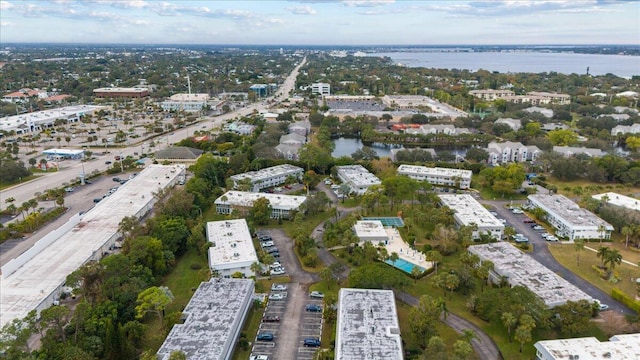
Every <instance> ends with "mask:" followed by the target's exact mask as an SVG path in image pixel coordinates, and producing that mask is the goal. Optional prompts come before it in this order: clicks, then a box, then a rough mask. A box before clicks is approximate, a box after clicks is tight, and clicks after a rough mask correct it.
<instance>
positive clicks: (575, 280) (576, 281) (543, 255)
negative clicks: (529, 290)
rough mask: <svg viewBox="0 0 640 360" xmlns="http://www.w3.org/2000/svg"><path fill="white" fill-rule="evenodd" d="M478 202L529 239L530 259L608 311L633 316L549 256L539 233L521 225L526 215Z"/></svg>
mask: <svg viewBox="0 0 640 360" xmlns="http://www.w3.org/2000/svg"><path fill="white" fill-rule="evenodd" d="M480 202H481V203H483V204H488V205H491V206H492V207H493V209H494V210H495V211H496V212H497V213H498V215H499V217H501V218H503V219H505V220H507V223H508V224H509V225H511V226H513V227H514V228H515V229H516V232H518V233H521V234H523V235H525V236H526V237H528V238H529V243H530V244H532V245H533V251H532V252H531V253H530V254H529V255H531V257H532V258H534V259H535V260H537V261H538V262H539V263H541V264H542V265H544V266H546V267H547V268H548V269H549V270H551V271H553V272H554V273H556V274H558V275H559V276H560V277H562V278H564V279H565V280H567V281H568V282H570V283H571V284H573V285H575V286H576V287H578V288H579V289H580V290H582V291H584V292H585V293H586V294H588V295H589V296H591V297H592V298H594V299H597V300H598V301H600V302H601V303H603V304H607V305H609V310H610V311H616V312H618V313H620V314H624V315H634V314H635V312H633V311H632V310H631V309H629V308H627V307H626V306H624V305H622V304H621V303H619V302H618V301H616V300H614V299H613V298H612V297H611V296H610V295H609V294H607V293H605V292H604V291H602V290H600V289H598V288H597V287H595V286H593V285H592V284H591V283H589V282H588V281H586V280H584V279H583V278H581V277H580V276H578V275H576V274H574V273H573V272H571V271H570V270H568V269H567V268H565V267H564V266H562V265H560V263H559V262H557V261H556V259H555V258H554V257H553V255H551V252H550V251H549V247H548V244H547V242H546V241H545V240H544V239H543V238H542V237H541V236H540V233H539V232H537V231H535V230H533V229H532V228H531V227H530V226H529V225H530V224H525V223H523V220H524V219H526V218H527V217H526V215H516V214H513V213H512V212H511V211H509V209H507V208H506V207H505V206H506V205H507V204H508V203H509V202H507V201H489V200H481V201H480ZM514 205H515V203H514ZM567 249H568V250H569V251H572V252H573V251H574V250H573V248H570V249H569V247H568V246H567Z"/></svg>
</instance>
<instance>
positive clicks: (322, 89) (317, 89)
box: [311, 83, 331, 95]
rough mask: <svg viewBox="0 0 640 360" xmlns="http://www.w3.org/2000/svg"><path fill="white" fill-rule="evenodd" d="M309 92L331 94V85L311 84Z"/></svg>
mask: <svg viewBox="0 0 640 360" xmlns="http://www.w3.org/2000/svg"><path fill="white" fill-rule="evenodd" d="M311 93H312V94H318V95H331V85H330V84H327V83H314V84H311Z"/></svg>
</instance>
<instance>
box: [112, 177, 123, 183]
mask: <svg viewBox="0 0 640 360" xmlns="http://www.w3.org/2000/svg"><path fill="white" fill-rule="evenodd" d="M111 180H113V182H120V180H122V179H120V178H119V177H114V178H113V179H111Z"/></svg>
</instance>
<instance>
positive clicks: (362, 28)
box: [0, 0, 640, 46]
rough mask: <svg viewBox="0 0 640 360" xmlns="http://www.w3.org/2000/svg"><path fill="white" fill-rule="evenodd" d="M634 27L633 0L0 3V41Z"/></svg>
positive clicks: (530, 40) (537, 37) (530, 35)
mask: <svg viewBox="0 0 640 360" xmlns="http://www.w3.org/2000/svg"><path fill="white" fill-rule="evenodd" d="M639 24H640V3H639V2H638V1H631V0H553V1H540V0H517V1H513V0H429V1H424V0H402V1H399V0H271V1H255V0H254V1H248V0H245V1H239V0H235V1H231V0H217V1H211V0H200V1H194V0H180V1H178V0H163V1H155V0H153V1H151V0H50V1H41V0H0V44H7V43H35V44H39V43H62V44H96V43H104V44H134V45H135V44H182V45H194V46H195V45H208V44H209V45H221V46H229V45H236V44H245V45H249V46H259V45H260V44H263V45H267V44H268V45H275V44H282V45H280V46H284V44H288V45H297V46H419V45H414V44H424V45H421V46H438V45H440V46H445V45H448V44H486V43H494V44H505V45H508V44H558V45H565V44H608V43H609V42H610V41H611V39H616V41H617V42H620V43H623V44H637V45H640V39H639V38H638V31H639V30H640V26H639ZM25 29H30V30H31V31H25ZM335 43H338V44H339V45H335ZM301 44H302V45H301ZM304 44H310V45H304ZM363 44H364V45H363ZM394 44H397V45H394Z"/></svg>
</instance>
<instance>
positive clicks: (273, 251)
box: [264, 246, 279, 254]
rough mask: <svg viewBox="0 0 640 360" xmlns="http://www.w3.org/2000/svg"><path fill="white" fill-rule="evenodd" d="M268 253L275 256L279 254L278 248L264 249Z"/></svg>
mask: <svg viewBox="0 0 640 360" xmlns="http://www.w3.org/2000/svg"><path fill="white" fill-rule="evenodd" d="M264 250H265V251H266V252H267V253H269V254H273V253H277V252H279V250H278V248H277V247H275V246H270V247H267V248H265V249H264Z"/></svg>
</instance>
